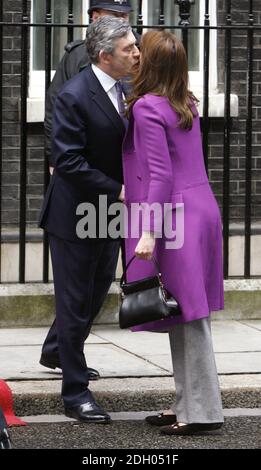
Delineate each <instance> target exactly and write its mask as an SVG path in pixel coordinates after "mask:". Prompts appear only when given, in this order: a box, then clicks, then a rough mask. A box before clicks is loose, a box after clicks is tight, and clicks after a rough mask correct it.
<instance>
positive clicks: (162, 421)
mask: <svg viewBox="0 0 261 470" xmlns="http://www.w3.org/2000/svg"><path fill="white" fill-rule="evenodd" d="M145 421H146V423H148V424H151V425H152V426H167V425H168V424H175V423H176V422H177V416H176V415H164V414H163V413H160V414H158V415H152V416H147V418H145Z"/></svg>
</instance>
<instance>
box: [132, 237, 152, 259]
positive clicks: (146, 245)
mask: <svg viewBox="0 0 261 470" xmlns="http://www.w3.org/2000/svg"><path fill="white" fill-rule="evenodd" d="M155 243H156V242H155V238H154V235H153V234H152V233H151V232H143V234H142V237H141V239H140V241H139V243H138V245H137V246H136V249H135V255H136V257H137V258H139V259H144V260H151V258H152V255H153V251H154V248H155Z"/></svg>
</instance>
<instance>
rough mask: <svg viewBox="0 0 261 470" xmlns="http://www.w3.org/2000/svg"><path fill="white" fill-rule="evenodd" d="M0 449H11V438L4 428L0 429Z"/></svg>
mask: <svg viewBox="0 0 261 470" xmlns="http://www.w3.org/2000/svg"><path fill="white" fill-rule="evenodd" d="M0 449H12V444H11V439H10V436H9V433H8V430H7V429H6V428H4V429H3V430H2V431H0Z"/></svg>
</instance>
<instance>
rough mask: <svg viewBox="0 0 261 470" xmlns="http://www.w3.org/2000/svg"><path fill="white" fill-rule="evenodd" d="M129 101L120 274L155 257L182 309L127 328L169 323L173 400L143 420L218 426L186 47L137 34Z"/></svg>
mask: <svg viewBox="0 0 261 470" xmlns="http://www.w3.org/2000/svg"><path fill="white" fill-rule="evenodd" d="M128 104H129V114H130V125H129V130H128V133H127V135H126V138H125V142H124V148H123V166H124V180H125V203H126V206H127V209H128V229H127V234H126V261H129V260H130V259H131V258H132V256H133V255H134V254H136V257H137V258H139V259H138V260H136V261H134V262H133V263H132V264H131V266H130V268H129V270H128V273H127V276H128V281H133V280H138V279H142V278H144V277H147V276H151V275H154V274H155V271H154V266H153V263H152V262H151V261H149V260H151V258H152V254H154V255H155V257H156V259H157V260H158V262H159V264H160V269H161V272H162V277H163V282H164V285H165V288H166V289H167V290H168V291H169V293H170V294H171V295H172V296H173V297H174V298H175V299H176V300H177V302H178V303H179V305H180V308H181V312H182V313H181V315H179V316H177V317H173V318H171V319H170V318H169V319H166V320H163V321H162V320H161V321H158V322H153V323H149V324H145V325H142V326H140V327H136V328H135V330H136V331H137V330H140V331H144V330H153V331H155V330H156V331H161V330H164V331H166V330H168V331H169V337H170V346H171V353H172V361H173V370H174V378H175V385H176V403H175V404H174V405H173V406H172V407H171V409H170V410H166V411H165V412H164V413H161V414H159V415H157V416H150V417H148V418H147V422H149V423H150V424H154V425H156V426H162V427H161V432H162V433H165V434H175V435H179V434H194V433H196V432H201V431H210V430H214V429H218V428H220V427H221V426H222V424H223V421H224V418H223V412H222V403H221V397H220V389H219V384H218V376H217V370H216V364H215V358H214V352H213V345H212V338H211V329H210V313H211V311H214V310H222V309H223V306H224V293H223V267H222V226H221V220H220V213H219V209H218V206H217V203H216V200H215V197H214V195H213V193H212V190H211V188H210V185H209V182H208V178H207V174H206V170H205V166H204V159H203V152H202V143H201V134H200V121H199V115H198V112H197V99H196V98H195V97H194V96H193V94H192V93H191V92H190V91H189V89H188V64H187V57H186V52H185V49H184V47H183V45H182V43H181V42H180V41H179V40H178V39H177V38H176V37H175V36H174V35H173V34H171V33H168V32H165V31H151V32H148V33H146V34H145V35H144V36H143V38H142V43H141V58H140V66H139V70H138V71H137V72H136V74H135V78H134V82H133V95H132V97H131V98H130V99H129V100H128ZM155 207H156V209H155ZM153 208H154V209H155V210H154V209H153ZM166 225H167V226H168V227H167V230H166V228H165V227H166ZM170 231H172V233H169V232H170Z"/></svg>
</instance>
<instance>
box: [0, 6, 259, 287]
mask: <svg viewBox="0 0 261 470" xmlns="http://www.w3.org/2000/svg"><path fill="white" fill-rule="evenodd" d="M52 1H53V0H46V1H45V6H46V11H45V13H46V14H45V22H44V23H34V22H32V21H30V12H29V10H28V8H29V7H28V1H27V0H22V2H21V3H22V12H21V19H20V21H18V22H17V21H16V22H11V21H4V2H3V1H1V4H0V111H1V113H2V109H3V37H4V31H5V28H17V27H19V28H20V30H21V76H20V77H21V79H20V88H21V95H20V139H21V140H20V173H19V174H20V185H19V188H20V195H19V198H20V199H19V201H20V212H19V282H20V283H24V282H25V268H26V266H25V264H26V256H25V255H26V196H27V157H26V155H27V132H28V125H27V96H28V73H29V72H28V70H29V65H28V64H29V32H30V28H32V27H36V28H44V30H45V87H46V90H47V88H48V87H49V85H50V81H51V46H52V41H51V36H52V30H53V28H64V27H66V28H67V31H68V41H72V40H73V36H74V28H76V27H81V28H85V27H87V25H80V24H76V23H74V2H73V0H68V21H67V23H60V24H57V23H54V22H53V17H52ZM199 1H200V0H195V1H194V0H190V1H189V0H175V1H174V3H175V4H176V5H177V6H178V8H179V17H180V18H179V21H178V22H177V23H178V24H167V23H169V20H168V21H166V16H165V6H166V2H164V0H160V1H159V7H158V10H159V18H158V25H153V26H151V25H149V26H148V25H146V24H145V23H144V21H143V15H142V11H143V2H142V0H138V1H137V2H136V5H137V11H136V21H134V23H135V24H134V28H136V29H137V31H138V32H139V33H142V32H143V30H144V29H148V28H152V27H153V28H155V26H156V27H157V28H168V29H172V30H174V29H175V31H178V30H181V33H182V39H183V42H184V45H185V47H186V49H188V47H189V43H188V34H189V31H193V30H199V31H202V30H203V32H204V41H203V47H204V51H203V57H204V64H203V116H202V139H203V149H204V155H205V163H206V168H207V169H208V164H209V134H210V118H209V91H210V90H209V76H210V32H211V31H212V30H215V31H217V32H223V33H224V41H225V43H224V119H223V158H224V163H223V230H224V276H225V278H227V277H228V275H229V243H230V197H231V194H230V159H231V149H230V145H231V104H230V96H231V91H232V85H233V84H232V79H231V60H232V46H231V41H232V35H233V32H234V31H242V32H244V33H245V34H246V35H247V47H246V48H245V54H246V58H247V67H246V74H247V82H246V97H247V99H246V107H245V109H246V113H245V116H246V117H245V122H246V129H245V130H246V143H245V144H246V145H245V152H246V153H245V161H246V166H245V220H244V221H243V222H244V227H245V233H244V236H245V259H244V266H245V268H244V276H245V278H250V277H251V227H252V218H251V197H252V145H253V139H252V135H253V132H252V119H253V70H254V69H253V54H254V37H255V34H256V33H258V34H259V33H260V31H261V25H258V24H255V23H254V14H253V13H254V12H253V1H252V0H250V1H249V2H248V4H249V7H248V8H249V11H248V14H247V16H246V22H245V23H244V24H233V23H232V19H231V18H232V17H231V13H232V12H231V1H230V0H227V1H226V2H225V5H226V12H225V16H226V20H225V23H224V24H214V25H213V24H211V22H210V14H209V6H210V5H209V0H205V1H204V5H205V14H204V23H203V24H200V25H193V24H191V21H190V15H191V10H192V9H193V8H194V7H195V5H196V4H197V3H198V2H199ZM149 3H150V2H149ZM2 117H3V116H2V114H1V116H0V178H1V177H2V162H3V146H2V136H3V119H2ZM48 183H49V170H48V161H47V160H46V162H45V165H44V171H43V185H44V191H46V189H47V186H48ZM2 196H3V195H2V190H1V185H0V231H1V232H0V235H1V233H2V210H3V206H2V201H3V197H2ZM1 239H2V238H1ZM43 246H44V256H43V279H42V280H43V282H48V251H49V250H48V237H47V235H46V234H45V235H44V240H43ZM0 267H1V243H0ZM0 272H1V269H0Z"/></svg>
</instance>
